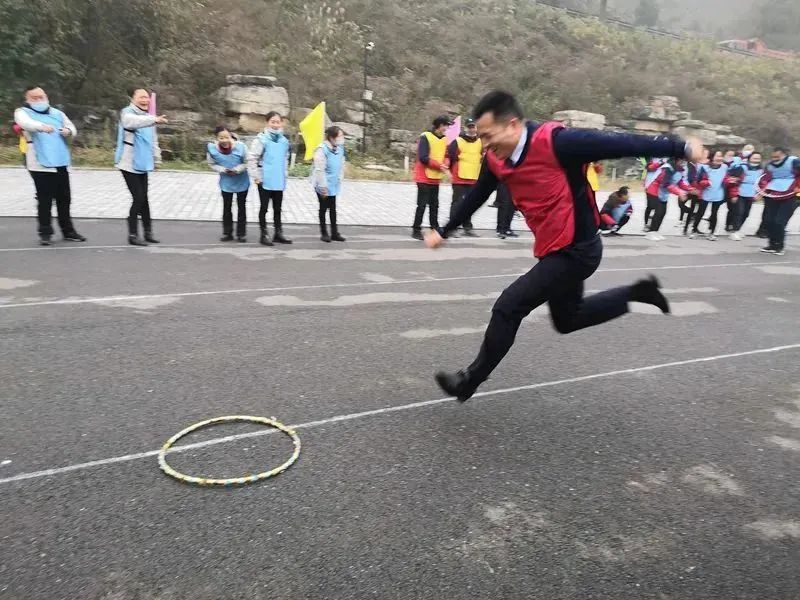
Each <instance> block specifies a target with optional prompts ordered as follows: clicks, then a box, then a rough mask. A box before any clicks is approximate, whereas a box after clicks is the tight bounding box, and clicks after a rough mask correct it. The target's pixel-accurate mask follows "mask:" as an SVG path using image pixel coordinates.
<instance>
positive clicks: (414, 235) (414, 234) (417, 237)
mask: <svg viewBox="0 0 800 600" xmlns="http://www.w3.org/2000/svg"><path fill="white" fill-rule="evenodd" d="M411 237H412V238H414V239H415V240H423V239H425V238H423V237H422V232H421V231H414V232H412V233H411Z"/></svg>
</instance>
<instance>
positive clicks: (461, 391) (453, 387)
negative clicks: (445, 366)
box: [436, 371, 478, 402]
mask: <svg viewBox="0 0 800 600" xmlns="http://www.w3.org/2000/svg"><path fill="white" fill-rule="evenodd" d="M436 383H438V384H439V387H440V388H442V390H444V392H445V393H446V394H447V395H449V396H455V398H456V399H457V400H458V401H459V402H466V401H467V400H469V399H470V398H471V397H472V395H473V394H474V393H475V390H477V389H478V386H477V385H475V384H474V383H472V382H471V381H470V378H469V373H468V372H467V371H456V372H455V373H445V372H444V371H439V372H438V373H436Z"/></svg>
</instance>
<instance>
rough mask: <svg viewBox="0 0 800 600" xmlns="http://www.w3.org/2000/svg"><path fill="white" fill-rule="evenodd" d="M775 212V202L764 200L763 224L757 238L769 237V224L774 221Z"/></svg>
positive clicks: (759, 228)
mask: <svg viewBox="0 0 800 600" xmlns="http://www.w3.org/2000/svg"><path fill="white" fill-rule="evenodd" d="M774 210H775V200H773V199H772V198H764V210H763V211H762V212H761V223H760V224H759V226H758V231H757V232H756V235H757V236H760V237H769V222H770V221H771V220H772V216H771V215H772V211H774Z"/></svg>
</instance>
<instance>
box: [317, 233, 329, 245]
mask: <svg viewBox="0 0 800 600" xmlns="http://www.w3.org/2000/svg"><path fill="white" fill-rule="evenodd" d="M319 239H320V240H322V241H323V242H325V243H326V244H330V243H331V236H329V235H328V234H327V233H323V234H322V235H321V236H319Z"/></svg>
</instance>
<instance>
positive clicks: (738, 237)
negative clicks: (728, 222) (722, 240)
mask: <svg viewBox="0 0 800 600" xmlns="http://www.w3.org/2000/svg"><path fill="white" fill-rule="evenodd" d="M728 239H731V240H733V241H734V242H741V241H742V234H740V233H739V232H738V231H733V232H731V234H730V235H729V236H728Z"/></svg>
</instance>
